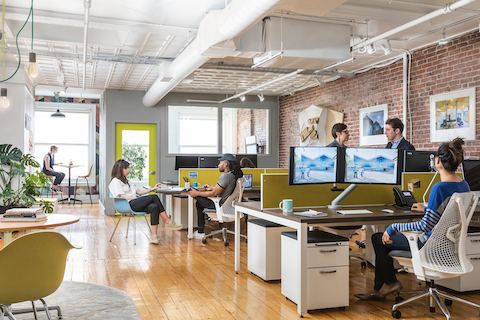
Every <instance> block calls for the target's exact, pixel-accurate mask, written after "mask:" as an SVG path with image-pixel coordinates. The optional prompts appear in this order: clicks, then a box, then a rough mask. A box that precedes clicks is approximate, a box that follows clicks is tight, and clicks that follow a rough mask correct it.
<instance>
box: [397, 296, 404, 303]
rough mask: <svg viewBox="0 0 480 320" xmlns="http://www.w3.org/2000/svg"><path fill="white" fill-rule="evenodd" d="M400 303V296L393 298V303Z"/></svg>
mask: <svg viewBox="0 0 480 320" xmlns="http://www.w3.org/2000/svg"><path fill="white" fill-rule="evenodd" d="M402 301H403V297H400V296H396V297H395V303H400V302H402Z"/></svg>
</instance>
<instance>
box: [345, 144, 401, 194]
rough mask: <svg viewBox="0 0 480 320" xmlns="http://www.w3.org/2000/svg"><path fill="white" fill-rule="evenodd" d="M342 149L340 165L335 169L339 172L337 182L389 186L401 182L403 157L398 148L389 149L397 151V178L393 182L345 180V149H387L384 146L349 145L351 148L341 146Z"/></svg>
mask: <svg viewBox="0 0 480 320" xmlns="http://www.w3.org/2000/svg"><path fill="white" fill-rule="evenodd" d="M341 149H344V150H343V152H344V154H343V155H342V158H341V159H340V161H341V163H340V165H341V166H340V167H339V169H337V176H338V174H339V173H340V174H341V178H340V179H339V181H338V183H345V184H366V185H390V186H398V185H400V184H401V181H402V172H403V157H402V155H403V154H402V152H401V151H402V150H400V149H389V150H396V152H397V159H398V160H397V180H396V181H395V182H394V183H386V182H382V183H375V182H350V181H345V177H346V171H347V170H346V169H347V168H346V167H345V166H346V155H347V151H346V149H375V150H387V149H386V148H366V147H351V148H341Z"/></svg>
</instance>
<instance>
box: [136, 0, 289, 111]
mask: <svg viewBox="0 0 480 320" xmlns="http://www.w3.org/2000/svg"><path fill="white" fill-rule="evenodd" d="M278 2H280V0H232V1H231V2H230V3H229V4H228V5H227V6H226V7H225V9H223V10H214V11H211V12H209V13H208V14H207V15H206V16H205V18H204V19H203V20H202V22H201V23H200V26H199V28H198V33H197V37H196V38H195V39H194V40H193V41H192V42H191V43H190V45H189V46H188V47H187V48H186V49H185V50H184V51H183V52H182V53H181V54H180V55H179V56H178V57H177V58H176V59H175V60H174V61H173V62H172V63H165V66H164V68H163V70H162V73H161V74H160V76H159V78H158V79H157V80H155V82H154V83H153V84H152V86H151V87H150V88H149V89H148V91H147V92H146V93H145V96H144V97H143V104H144V105H145V106H147V107H152V106H154V105H155V104H157V103H158V102H159V101H160V100H161V99H162V98H163V97H165V95H167V93H168V92H170V91H171V90H172V89H173V88H175V86H177V85H178V84H179V83H180V82H181V81H182V80H183V79H185V78H186V77H187V76H188V75H189V74H191V73H192V72H193V71H195V70H196V69H198V68H199V67H200V66H201V65H202V64H204V63H206V62H207V61H208V60H209V56H207V54H206V53H207V50H208V49H210V48H211V47H213V46H215V45H217V44H220V43H222V42H224V41H227V40H231V39H233V38H234V37H235V36H237V35H238V34H239V33H240V32H242V31H243V30H245V29H246V28H248V27H249V26H250V25H252V24H253V23H255V22H256V21H258V20H259V19H261V18H263V17H264V16H265V15H266V14H267V13H268V11H269V10H271V9H272V8H273V6H274V5H276V4H277V3H278ZM232 50H233V49H232ZM226 55H227V51H225V53H224V54H223V55H222V53H221V52H217V55H216V57H224V56H226Z"/></svg>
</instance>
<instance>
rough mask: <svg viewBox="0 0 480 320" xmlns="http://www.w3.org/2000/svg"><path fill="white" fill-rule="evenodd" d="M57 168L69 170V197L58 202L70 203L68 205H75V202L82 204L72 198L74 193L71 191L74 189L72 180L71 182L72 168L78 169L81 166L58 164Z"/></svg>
mask: <svg viewBox="0 0 480 320" xmlns="http://www.w3.org/2000/svg"><path fill="white" fill-rule="evenodd" d="M56 166H59V167H63V168H68V197H67V198H65V199H61V200H59V201H58V202H68V204H70V203H71V202H73V204H75V202H76V201H78V202H80V203H82V200H78V199H75V198H72V191H71V189H72V180H71V177H72V168H77V167H80V166H79V165H73V164H69V165H65V164H56Z"/></svg>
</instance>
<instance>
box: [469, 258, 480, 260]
mask: <svg viewBox="0 0 480 320" xmlns="http://www.w3.org/2000/svg"><path fill="white" fill-rule="evenodd" d="M470 260H480V257H475V258H470Z"/></svg>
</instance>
